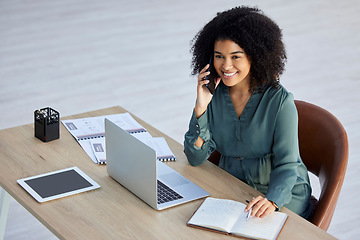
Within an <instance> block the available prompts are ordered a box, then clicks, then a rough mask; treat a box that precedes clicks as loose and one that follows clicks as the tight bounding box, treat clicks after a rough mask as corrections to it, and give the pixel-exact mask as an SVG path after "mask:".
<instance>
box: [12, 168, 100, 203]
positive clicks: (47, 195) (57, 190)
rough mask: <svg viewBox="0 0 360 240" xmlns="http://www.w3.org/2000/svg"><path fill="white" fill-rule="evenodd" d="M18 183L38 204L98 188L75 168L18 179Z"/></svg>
mask: <svg viewBox="0 0 360 240" xmlns="http://www.w3.org/2000/svg"><path fill="white" fill-rule="evenodd" d="M18 182H19V184H20V185H21V186H22V187H24V189H25V190H26V191H28V192H29V193H30V194H31V195H32V196H33V197H34V198H35V199H36V200H38V201H39V202H44V201H48V200H52V199H56V198H59V197H64V196H68V195H72V194H75V193H79V192H84V191H88V190H91V189H94V188H98V187H100V186H99V185H98V184H97V183H96V182H94V181H93V180H92V179H91V178H89V177H88V176H87V175H86V174H85V173H84V172H82V171H81V170H80V169H78V168H76V167H73V168H68V169H64V170H60V171H55V172H51V173H46V174H41V175H38V176H34V177H30V178H25V179H20V180H18Z"/></svg>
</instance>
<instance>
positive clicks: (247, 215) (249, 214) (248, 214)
mask: <svg viewBox="0 0 360 240" xmlns="http://www.w3.org/2000/svg"><path fill="white" fill-rule="evenodd" d="M253 199H254V198H253ZM246 202H247V203H249V200H246ZM251 210H252V208H250V210H249V211H248V212H247V214H246V221H247V220H249V218H250V216H251Z"/></svg>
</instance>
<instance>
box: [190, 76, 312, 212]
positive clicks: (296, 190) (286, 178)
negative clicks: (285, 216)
mask: <svg viewBox="0 0 360 240" xmlns="http://www.w3.org/2000/svg"><path fill="white" fill-rule="evenodd" d="M297 131H298V117H297V110H296V107H295V104H294V98H293V95H292V94H291V93H289V92H288V91H287V90H286V89H285V88H284V87H283V86H281V85H280V86H279V88H278V89H276V88H273V87H268V88H266V89H265V90H264V91H263V92H260V91H254V93H253V94H252V95H251V97H250V99H249V101H248V103H247V104H246V106H245V109H244V111H243V112H242V114H241V116H240V118H238V116H237V114H236V111H235V108H234V106H233V103H232V100H231V98H230V95H229V91H228V87H227V86H225V85H224V84H223V83H222V82H221V83H220V84H219V86H218V88H217V89H216V91H215V93H214V96H213V98H212V100H211V102H210V104H209V105H208V108H207V111H206V112H205V113H204V114H203V115H202V116H201V117H200V118H199V119H196V117H195V114H194V112H193V115H192V117H191V119H190V124H189V130H188V131H187V132H186V134H185V141H184V147H185V149H184V152H185V154H186V156H187V158H188V161H189V163H190V164H191V165H193V166H197V165H200V164H202V163H203V162H205V161H206V160H207V158H208V157H209V156H210V154H211V153H212V152H213V151H214V150H215V149H216V150H217V151H219V152H220V153H221V155H222V156H221V159H220V164H219V167H221V168H223V169H224V170H226V171H227V172H229V173H231V174H232V175H234V176H236V177H237V178H239V179H240V180H242V181H244V182H246V183H247V184H249V185H250V186H252V187H253V188H255V189H257V190H258V191H260V192H262V193H263V194H265V197H266V198H267V199H268V200H270V201H273V202H275V203H276V204H277V206H278V207H279V208H281V207H282V206H284V205H285V207H287V208H289V209H290V210H292V211H294V212H295V213H297V214H299V215H300V216H303V217H305V218H307V217H308V216H309V215H310V213H311V203H310V196H311V186H310V183H309V176H308V172H307V169H306V167H305V165H304V164H303V162H302V160H301V158H300V154H299V146H298V133H297ZM199 136H200V137H201V138H202V139H203V140H204V141H205V142H204V144H203V146H202V147H201V148H199V147H196V146H195V145H194V143H195V142H196V140H197V138H198V137H199Z"/></svg>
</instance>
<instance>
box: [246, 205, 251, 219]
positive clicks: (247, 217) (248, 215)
mask: <svg viewBox="0 0 360 240" xmlns="http://www.w3.org/2000/svg"><path fill="white" fill-rule="evenodd" d="M251 210H252V208H250V210H249V211H248V212H247V214H246V221H247V220H249V218H250V215H251Z"/></svg>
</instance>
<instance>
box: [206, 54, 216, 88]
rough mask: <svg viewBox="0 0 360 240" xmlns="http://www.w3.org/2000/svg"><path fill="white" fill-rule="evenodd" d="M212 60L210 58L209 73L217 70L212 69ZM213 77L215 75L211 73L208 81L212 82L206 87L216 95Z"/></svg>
mask: <svg viewBox="0 0 360 240" xmlns="http://www.w3.org/2000/svg"><path fill="white" fill-rule="evenodd" d="M211 60H212V57H210V61H209V68H208V70H207V71H209V70H211V71H215V69H213V68H211V63H212V61H211ZM211 75H213V74H211V73H210V75H207V76H206V80H209V81H210V82H209V83H207V84H205V87H207V89H209V92H210V93H211V94H214V92H215V78H214V77H211Z"/></svg>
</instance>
